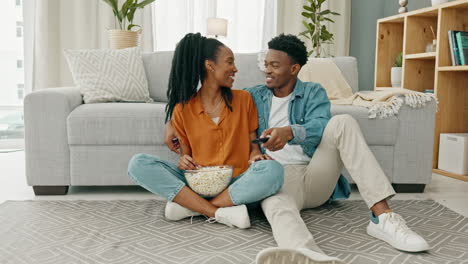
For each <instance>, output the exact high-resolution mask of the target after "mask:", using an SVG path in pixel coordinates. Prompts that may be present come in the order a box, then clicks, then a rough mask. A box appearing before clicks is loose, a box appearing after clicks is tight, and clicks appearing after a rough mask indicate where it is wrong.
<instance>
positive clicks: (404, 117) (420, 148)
mask: <svg viewBox="0 0 468 264" xmlns="http://www.w3.org/2000/svg"><path fill="white" fill-rule="evenodd" d="M436 109H437V104H436V102H435V101H431V102H428V103H427V105H426V106H424V107H421V108H416V109H415V108H411V107H409V106H407V105H403V106H402V107H401V109H400V112H399V114H398V117H399V121H400V125H399V131H398V137H397V141H396V143H395V149H394V159H393V162H394V164H393V179H392V182H393V183H397V184H428V183H430V182H431V179H432V154H433V146H434V128H435V113H436Z"/></svg>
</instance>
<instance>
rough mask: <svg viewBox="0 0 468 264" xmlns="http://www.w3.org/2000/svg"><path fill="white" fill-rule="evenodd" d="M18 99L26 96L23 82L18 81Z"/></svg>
mask: <svg viewBox="0 0 468 264" xmlns="http://www.w3.org/2000/svg"><path fill="white" fill-rule="evenodd" d="M17 87H18V90H17V92H18V99H20V100H22V99H23V96H24V84H23V83H18V86H17Z"/></svg>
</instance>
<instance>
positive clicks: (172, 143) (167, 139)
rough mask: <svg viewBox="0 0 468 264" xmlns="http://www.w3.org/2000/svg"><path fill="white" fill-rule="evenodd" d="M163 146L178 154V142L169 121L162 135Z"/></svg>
mask: <svg viewBox="0 0 468 264" xmlns="http://www.w3.org/2000/svg"><path fill="white" fill-rule="evenodd" d="M164 144H166V146H167V147H168V148H169V149H170V150H171V151H173V152H175V153H177V154H180V151H179V148H180V142H179V140H178V139H177V135H176V132H175V130H174V128H173V127H172V125H171V121H169V122H167V123H166V133H165V135H164Z"/></svg>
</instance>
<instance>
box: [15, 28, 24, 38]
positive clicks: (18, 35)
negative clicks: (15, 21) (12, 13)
mask: <svg viewBox="0 0 468 264" xmlns="http://www.w3.org/2000/svg"><path fill="white" fill-rule="evenodd" d="M16 37H17V38H21V37H23V27H16Z"/></svg>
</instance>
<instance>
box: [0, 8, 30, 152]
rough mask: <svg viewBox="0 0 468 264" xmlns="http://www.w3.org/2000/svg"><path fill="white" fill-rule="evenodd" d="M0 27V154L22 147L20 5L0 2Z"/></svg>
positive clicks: (21, 25) (21, 38)
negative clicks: (0, 27)
mask: <svg viewBox="0 0 468 264" xmlns="http://www.w3.org/2000/svg"><path fill="white" fill-rule="evenodd" d="M2 4H3V5H2V11H3V12H2V15H1V16H0V24H1V25H2V26H3V29H4V30H5V31H6V34H3V35H2V40H1V41H0V72H1V74H0V87H1V88H0V152H2V151H4V150H12V149H22V148H23V147H24V122H23V111H22V109H23V107H22V105H23V99H24V96H25V95H26V93H25V87H24V67H25V65H24V59H23V58H24V51H23V44H22V42H23V17H22V14H23V12H22V4H23V1H21V0H16V1H12V0H9V1H2Z"/></svg>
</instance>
